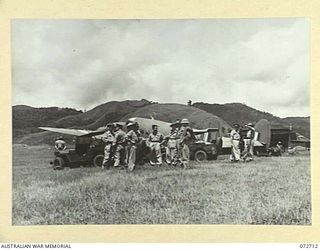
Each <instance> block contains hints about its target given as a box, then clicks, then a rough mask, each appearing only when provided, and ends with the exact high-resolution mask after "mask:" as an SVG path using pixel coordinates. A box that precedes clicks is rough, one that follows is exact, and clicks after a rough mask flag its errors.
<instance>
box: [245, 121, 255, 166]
mask: <svg viewBox="0 0 320 250" xmlns="http://www.w3.org/2000/svg"><path fill="white" fill-rule="evenodd" d="M245 127H246V128H247V129H248V132H247V134H246V136H245V138H244V139H243V142H244V150H243V155H242V159H243V161H244V162H246V161H252V160H253V146H254V134H255V129H254V126H253V124H252V123H251V122H250V123H248V124H247V125H245Z"/></svg>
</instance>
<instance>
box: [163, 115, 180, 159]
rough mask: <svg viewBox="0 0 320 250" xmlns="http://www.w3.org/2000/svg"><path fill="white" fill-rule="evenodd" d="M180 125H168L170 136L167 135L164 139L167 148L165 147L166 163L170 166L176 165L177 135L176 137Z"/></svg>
mask: <svg viewBox="0 0 320 250" xmlns="http://www.w3.org/2000/svg"><path fill="white" fill-rule="evenodd" d="M179 124H180V121H179V123H176V122H174V123H172V124H171V125H170V127H171V131H170V134H169V135H167V136H166V137H165V140H166V142H167V146H166V162H167V163H168V164H169V165H171V164H173V165H175V164H176V158H177V151H178V148H177V147H178V146H177V139H178V137H177V135H178V126H179Z"/></svg>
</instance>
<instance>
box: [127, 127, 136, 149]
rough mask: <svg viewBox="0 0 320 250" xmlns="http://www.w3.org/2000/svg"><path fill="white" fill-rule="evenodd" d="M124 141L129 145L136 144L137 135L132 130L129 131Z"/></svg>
mask: <svg viewBox="0 0 320 250" xmlns="http://www.w3.org/2000/svg"><path fill="white" fill-rule="evenodd" d="M126 140H127V142H129V143H130V144H133V145H134V144H136V143H137V142H138V140H139V138H138V135H137V133H136V132H135V131H134V130H130V131H129V132H128V133H127V134H126Z"/></svg>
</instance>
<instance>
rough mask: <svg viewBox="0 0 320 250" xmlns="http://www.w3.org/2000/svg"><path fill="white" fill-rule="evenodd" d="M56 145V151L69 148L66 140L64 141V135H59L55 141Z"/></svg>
mask: <svg viewBox="0 0 320 250" xmlns="http://www.w3.org/2000/svg"><path fill="white" fill-rule="evenodd" d="M54 147H55V149H56V151H63V150H65V149H66V148H67V146H66V142H65V141H64V139H63V137H62V136H59V137H58V138H57V140H56V141H55V143H54Z"/></svg>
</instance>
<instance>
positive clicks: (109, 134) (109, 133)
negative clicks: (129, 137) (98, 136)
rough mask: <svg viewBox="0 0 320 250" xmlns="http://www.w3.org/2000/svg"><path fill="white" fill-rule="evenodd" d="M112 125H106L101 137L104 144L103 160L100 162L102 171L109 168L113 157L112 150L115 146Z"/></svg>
mask: <svg viewBox="0 0 320 250" xmlns="http://www.w3.org/2000/svg"><path fill="white" fill-rule="evenodd" d="M113 129H114V125H113V124H112V123H108V124H107V126H106V132H105V133H104V134H103V135H102V141H103V142H104V143H105V144H106V146H105V147H104V159H103V162H102V169H104V168H109V167H110V164H111V159H112V157H113V155H112V150H113V147H114V146H115V135H114V133H113Z"/></svg>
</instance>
